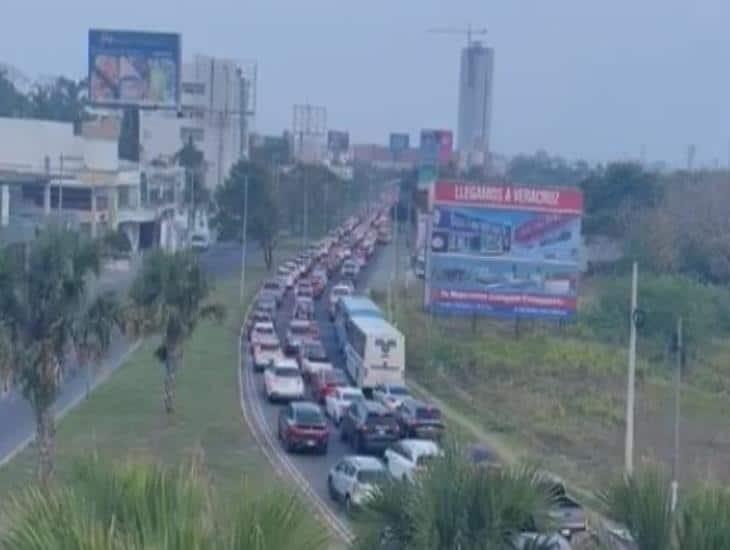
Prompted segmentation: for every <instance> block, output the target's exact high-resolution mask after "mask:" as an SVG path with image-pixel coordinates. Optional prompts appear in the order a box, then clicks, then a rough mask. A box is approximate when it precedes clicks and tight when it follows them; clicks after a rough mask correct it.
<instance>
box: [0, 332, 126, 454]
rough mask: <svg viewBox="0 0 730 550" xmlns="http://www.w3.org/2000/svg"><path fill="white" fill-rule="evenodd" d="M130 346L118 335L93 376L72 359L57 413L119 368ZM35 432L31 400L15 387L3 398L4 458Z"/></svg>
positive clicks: (0, 434) (0, 441) (0, 446)
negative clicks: (97, 381) (98, 378)
mask: <svg viewBox="0 0 730 550" xmlns="http://www.w3.org/2000/svg"><path fill="white" fill-rule="evenodd" d="M129 347H130V342H129V340H128V339H127V338H125V337H124V336H122V335H118V336H117V337H116V338H114V339H113V340H112V343H111V347H110V349H109V352H108V354H107V357H106V359H105V360H104V362H103V363H102V366H101V368H94V369H93V371H92V373H91V378H92V379H89V377H88V376H87V371H86V369H85V368H79V367H78V365H77V363H76V362H75V360H74V361H73V362H71V368H69V369H67V371H66V374H65V376H64V379H63V383H62V385H61V388H60V392H59V395H58V398H57V399H56V402H55V404H54V405H53V410H54V411H55V413H56V414H57V413H58V412H60V411H63V410H65V409H66V408H67V407H69V406H70V405H71V404H72V403H73V402H74V401H76V400H77V399H78V398H79V396H82V395H85V394H86V392H87V389H88V388H89V387H90V386H91V384H92V383H93V379H95V378H96V377H98V376H101V375H103V374H105V373H108V372H109V371H110V370H113V369H114V368H116V367H117V366H118V365H119V363H120V360H121V358H122V357H123V356H124V354H125V353H127V351H128V350H129ZM34 433H35V417H34V415H33V409H32V407H31V406H30V403H28V401H27V400H26V399H24V398H23V396H22V394H21V391H20V389H14V390H11V391H10V393H9V394H8V395H7V396H6V397H5V398H3V399H0V462H3V461H4V460H5V459H6V458H7V457H8V456H10V455H11V454H12V453H13V452H15V451H16V450H17V449H18V448H20V447H22V446H23V445H24V444H25V443H26V442H27V440H28V438H29V437H31V436H32V435H33V434H34Z"/></svg>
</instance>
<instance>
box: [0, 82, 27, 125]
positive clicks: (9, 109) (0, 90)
mask: <svg viewBox="0 0 730 550" xmlns="http://www.w3.org/2000/svg"><path fill="white" fill-rule="evenodd" d="M29 112H30V104H29V102H28V98H27V97H26V96H24V95H23V94H21V93H20V92H19V91H18V90H17V89H16V88H15V85H14V84H13V83H12V82H11V81H10V80H9V79H8V77H7V75H6V73H5V71H2V70H0V116H2V117H23V116H27V115H28V114H29Z"/></svg>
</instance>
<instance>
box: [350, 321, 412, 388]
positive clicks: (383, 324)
mask: <svg viewBox="0 0 730 550" xmlns="http://www.w3.org/2000/svg"><path fill="white" fill-rule="evenodd" d="M345 331H346V342H345V359H346V369H347V372H348V374H349V375H350V377H351V378H352V380H353V381H354V382H355V385H356V386H358V387H359V388H362V389H363V390H366V391H368V390H372V389H373V388H374V387H375V386H378V385H380V384H396V383H397V384H402V383H403V381H404V377H405V367H406V350H405V339H404V338H403V334H401V333H400V331H398V329H396V328H395V327H393V326H392V325H391V324H390V323H388V322H387V321H386V320H385V319H381V318H379V317H373V316H368V317H352V318H351V319H350V320H349V321H347V323H346V325H345Z"/></svg>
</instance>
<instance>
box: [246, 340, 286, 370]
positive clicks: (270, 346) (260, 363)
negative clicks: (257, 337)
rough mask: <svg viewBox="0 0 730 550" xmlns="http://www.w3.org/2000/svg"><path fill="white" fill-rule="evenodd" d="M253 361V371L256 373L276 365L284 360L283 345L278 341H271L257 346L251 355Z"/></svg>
mask: <svg viewBox="0 0 730 550" xmlns="http://www.w3.org/2000/svg"><path fill="white" fill-rule="evenodd" d="M251 356H252V359H253V369H254V370H255V371H256V372H263V370H264V369H265V368H266V367H268V366H269V365H271V364H276V363H277V362H278V361H281V360H282V359H283V358H284V352H283V351H282V350H281V344H279V341H278V340H269V341H264V342H260V343H258V344H256V345H255V346H254V347H253V352H252V354H251Z"/></svg>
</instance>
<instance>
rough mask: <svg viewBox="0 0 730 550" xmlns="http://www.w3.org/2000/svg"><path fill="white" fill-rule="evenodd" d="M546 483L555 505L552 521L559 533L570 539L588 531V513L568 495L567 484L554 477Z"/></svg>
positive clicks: (551, 513) (551, 515)
mask: <svg viewBox="0 0 730 550" xmlns="http://www.w3.org/2000/svg"><path fill="white" fill-rule="evenodd" d="M544 483H545V484H546V486H547V490H548V493H549V495H550V502H551V503H552V504H553V510H552V511H551V512H550V519H551V520H552V522H553V524H554V525H555V527H556V528H557V531H558V533H560V534H561V535H562V536H563V537H565V538H566V539H570V538H571V537H572V536H573V535H575V534H577V533H582V532H584V531H586V530H587V529H588V518H587V516H586V512H585V510H584V509H583V506H581V505H580V504H579V503H578V501H576V500H575V499H574V498H573V497H571V496H570V495H569V494H568V491H567V489H566V488H565V484H564V483H563V482H562V481H561V480H560V479H558V478H555V477H554V476H548V479H546V481H545V482H544Z"/></svg>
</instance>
